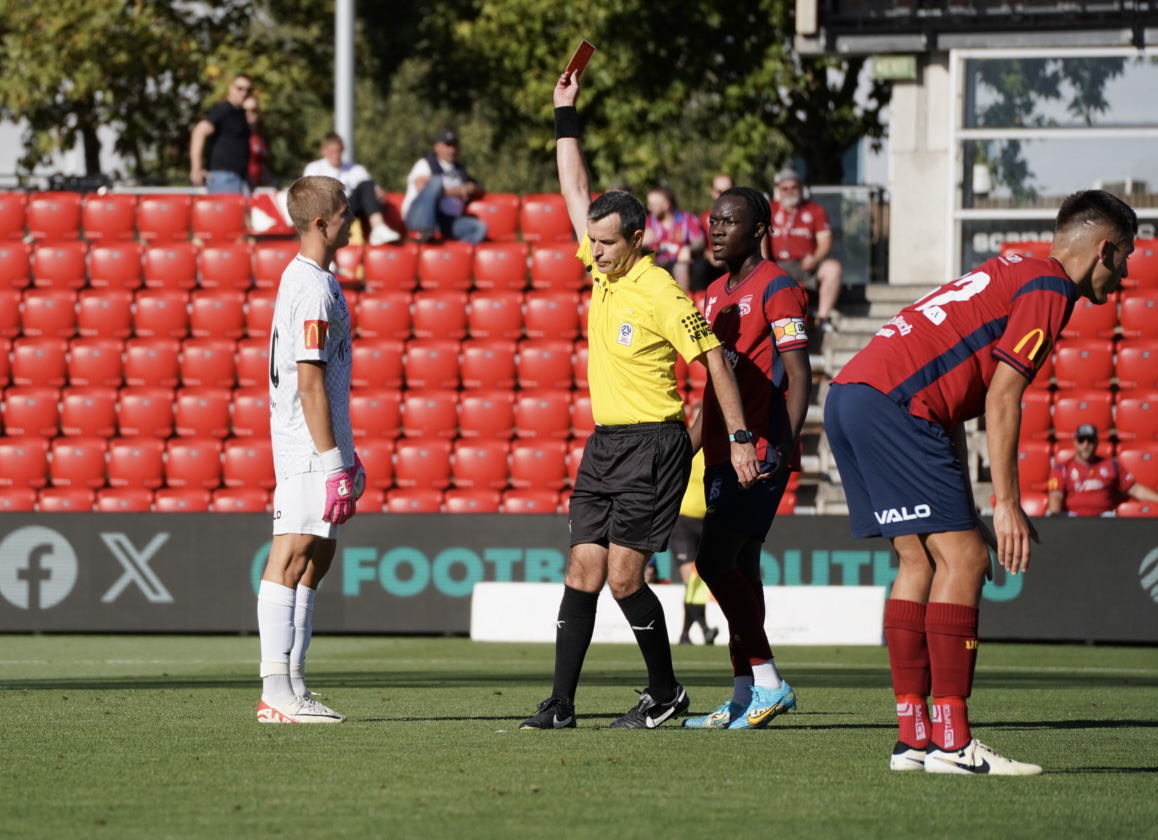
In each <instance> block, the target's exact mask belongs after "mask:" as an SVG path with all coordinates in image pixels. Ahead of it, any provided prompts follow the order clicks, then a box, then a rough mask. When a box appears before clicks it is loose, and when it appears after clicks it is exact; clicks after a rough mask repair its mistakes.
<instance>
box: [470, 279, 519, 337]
mask: <svg viewBox="0 0 1158 840" xmlns="http://www.w3.org/2000/svg"><path fill="white" fill-rule="evenodd" d="M467 326H468V328H469V330H470V336H471V338H491V339H495V338H510V339H516V340H517V339H519V338H522V336H523V293H522V292H514V291H494V292H475V293H474V294H472V295H471V296H470V311H469V314H468V315H467Z"/></svg>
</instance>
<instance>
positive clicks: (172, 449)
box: [165, 438, 221, 506]
mask: <svg viewBox="0 0 1158 840" xmlns="http://www.w3.org/2000/svg"><path fill="white" fill-rule="evenodd" d="M165 484H166V485H167V486H169V487H203V488H205V489H206V490H212V489H214V488H216V487H220V486H221V441H219V440H215V439H213V438H172V439H171V440H169V442H168V443H166V444H165ZM206 505H207V506H208V500H206Z"/></svg>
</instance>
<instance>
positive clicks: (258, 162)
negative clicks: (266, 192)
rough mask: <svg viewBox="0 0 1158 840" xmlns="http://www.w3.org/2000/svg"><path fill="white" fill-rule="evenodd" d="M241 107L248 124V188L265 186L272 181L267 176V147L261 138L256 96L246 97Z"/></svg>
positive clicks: (259, 112)
mask: <svg viewBox="0 0 1158 840" xmlns="http://www.w3.org/2000/svg"><path fill="white" fill-rule="evenodd" d="M241 107H242V108H243V109H244V110H245V121H246V122H247V123H249V170H248V175H247V180H248V182H249V188H250V189H253V188H254V187H257V186H260V185H261V184H267V183H269V182H270V181H271V180H273V179H272V178H271V177H270V175H269V167H268V165H267V164H268V163H269V146H267V145H266V144H265V138H264V137H262V136H261V127H260V124H261V106H260V105H259V104H258V102H257V97H256V96H249V97H246V99H245V102H243V103H242V105H241Z"/></svg>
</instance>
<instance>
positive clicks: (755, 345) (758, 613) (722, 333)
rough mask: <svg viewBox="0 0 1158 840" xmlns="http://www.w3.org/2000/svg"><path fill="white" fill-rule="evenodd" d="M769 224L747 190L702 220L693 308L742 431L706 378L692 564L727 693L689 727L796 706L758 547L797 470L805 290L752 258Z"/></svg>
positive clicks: (747, 723)
mask: <svg viewBox="0 0 1158 840" xmlns="http://www.w3.org/2000/svg"><path fill="white" fill-rule="evenodd" d="M769 223H770V213H769V210H768V202H767V201H765V200H764V197H763V196H762V195H761V194H760V193H759V192H757V191H756V190H753V189H749V188H747V187H736V188H733V189H729V190H727V191H725V192H723V193H722V194H721V195H720V197H719V198H718V199H717V200H716V203H715V205H714V206H713V208H712V213H711V216H710V221H709V237H710V240H711V244H712V252H713V254H714V255H715V257H716V259H717V260H718V261H720V262H722V263H723V264H725V265H726V266H727V268H728V273H727V274H725V275H724V276H723V277H720V278H719V279H718V280H716V281H715V282H714V283H712V284H711V286H709V287H708V291H707V298H706V301H707V302H706V306H705V313H704V316H705V317H706V318H707V319H708V322H709V323H710V324H711V325H712V332H714V333H715V334H716V337H717V338H718V339H719V340H720V343H721V344H722V345H723V347H724V353H725V355H726V356H727V357H728V359H729V360H730V361H731V363H732V368H733V371H734V372H735V375H736V382H737V383H738V384H739V386H740V393H741V396H742V400H743V403H744V420H745V428H744V429H740V430H738V431H736V432H734V433H732V434H729V433H728V428H727V426H726V425H725V423H724V417H723V414H722V412H721V411H720V405H719V401H718V400H717V399H716V393H715V389H714V388H713V383H712V382H711V381H709V382H708V387H707V389H706V391H705V392H704V408H703V411H701V412H700V414H699V416H698V417H697V418H696V422H695V423H694V424H693V426H692V431H691V437H692V446H693V448H698V447H699V445H700V442H701V441H702V442H703V448H704V464H705V470H704V491H705V496H706V498H707V505H708V509H707V513H706V515H705V516H704V524H703V533H702V536H701V539H700V549H699V553H698V555H697V557H696V570H697V571H698V572H699V574H700V577H701V578H703V580H704V583H706V584H707V585H708V588H709V589H710V590H711V592H712V594H713V595H714V596H715V598H716V601H717V602H718V603H719V605H720V608H721V609H722V610H723V612H724V615H725V617H726V618H727V619H728V628H729V632H730V636H731V642H730V644H729V650H730V653H731V657H732V671H733V693H732V698H731V699H730V700H728V701H727V702H725V703H723V704H721V705H720V706H719V708H717V709H716V710H715V711H714V712H712V713H710V714H707V715H704V716H702V717H696V718H689V719H687V720H685V721H684V726H686V727H688V728H692V729H724V728H727V729H756V728H763V727H765V726H767V725H768V723H769V722H771V720H772V719H773V718H775V717H776V716H777V715H779V714H781V713H783V712H787V711H788V710H790V709H795V708H796V693H795V692H794V691H793V690H792V687H791V686H790V685H789V684H788V683H786V682H785V681H784V680H783V678H782V677H781V676H780V674H779V672H778V671H777V669H776V663H775V661H774V660H773V657H772V649H771V647H770V646H769V644H768V637H767V635H766V634H765V632H764V588H763V584H762V582H761V580H760V547H761V544H762V543H763V542H764V539H765V537H767V536H768V530H769V528H771V526H772V519H773V517H774V516H775V515H776V508H777V506H778V505H779V504H780V499H781V498H782V497H783V496H784V491H785V488H786V487H787V486H788V478H789V473H790V471H791V470H792V469H799V468H800V432H801V429H802V428H803V426H804V418H805V416H806V414H807V413H808V399H809V394H810V392H811V390H812V368H811V366H810V364H809V361H808V336H807V335H806V334H805V332H804V319H805V318H806V317H807V316H808V297H807V295H806V293H805V292H804V290H803V289H802V288H801V287H800V285H799V284H798V283H797V282H796V281H795V280H793V279H792V278H791V277H789V276H788V275H787V274H785V273H784V272H783V271H782V270H781V269H780V267H779V266H777V265H776V264H775V263H773V262H770V261H768V260H765V259H764V258H763V257H762V256H761V255H760V242H761V240H762V239H763V238H764V234H765V233H766V231H767V230H768V225H769ZM749 440H750V441H751V442H752V443H753V444H754V445H755V447H756V454H757V456H758V457H759V458H760V461H761V465H760V476H759V478H758V479H757V480H756V482H755V483H753V484H751V485H750V486H748V487H745V486H743V485H742V484H741V483H740V481H739V479H738V478H737V476H736V471H735V470H734V469H733V468H732V465H731V460H730V458H731V455H730V453H731V446H732V443H747V442H748V441H749Z"/></svg>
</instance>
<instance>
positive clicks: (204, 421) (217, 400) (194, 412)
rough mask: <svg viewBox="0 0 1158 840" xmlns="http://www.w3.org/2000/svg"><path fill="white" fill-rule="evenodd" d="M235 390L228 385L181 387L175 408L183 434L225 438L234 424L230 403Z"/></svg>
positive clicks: (179, 427) (179, 434)
mask: <svg viewBox="0 0 1158 840" xmlns="http://www.w3.org/2000/svg"><path fill="white" fill-rule="evenodd" d="M232 402H233V393H232V392H231V391H230V390H229V389H228V388H181V389H179V390H178V391H177V404H176V410H175V411H174V420H175V428H176V430H177V434H178V436H180V437H190V438H205V437H209V438H224V437H227V436H228V435H229V430H230V428H231V427H232V422H231V420H230V411H229V409H230V406H231V404H232Z"/></svg>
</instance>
